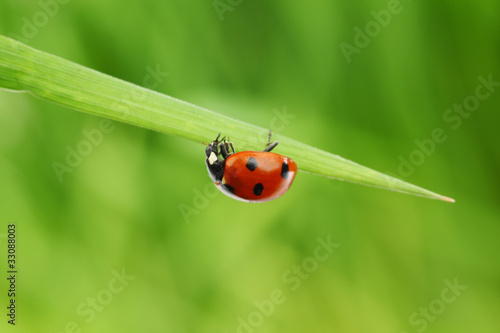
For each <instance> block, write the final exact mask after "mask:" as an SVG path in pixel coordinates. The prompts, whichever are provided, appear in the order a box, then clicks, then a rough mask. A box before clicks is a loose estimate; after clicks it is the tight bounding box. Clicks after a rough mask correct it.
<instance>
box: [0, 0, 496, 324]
mask: <svg viewBox="0 0 500 333" xmlns="http://www.w3.org/2000/svg"><path fill="white" fill-rule="evenodd" d="M61 2H64V1H61ZM65 2H66V3H64V4H63V3H59V2H56V1H55V0H54V1H50V0H42V1H41V2H35V1H19V0H6V1H2V2H1V3H0V33H1V34H4V35H9V36H12V37H14V38H16V39H18V40H21V41H23V42H25V43H27V44H28V45H30V46H32V47H34V48H37V49H41V50H43V51H45V52H49V53H53V54H55V55H58V56H61V57H63V58H66V59H69V60H72V61H74V62H77V63H79V64H82V65H84V66H87V67H90V68H93V69H96V70H99V71H102V72H104V73H107V74H110V75H113V76H116V77H119V78H121V79H124V80H127V81H130V82H133V83H136V84H138V85H145V84H148V82H149V83H151V84H154V85H153V86H151V88H154V89H155V90H157V91H159V92H162V93H166V94H168V95H171V96H174V97H177V98H180V99H183V100H186V101H189V102H192V103H194V104H197V105H200V106H204V107H207V108H210V109H212V110H214V111H217V112H220V113H223V114H225V115H229V116H231V117H234V118H237V119H241V120H244V121H247V122H250V123H254V124H256V125H259V126H262V127H266V128H269V127H275V128H274V129H275V130H277V131H279V132H280V133H282V134H284V135H286V136H289V137H293V138H296V139H298V140H301V141H303V142H306V143H309V144H311V145H313V146H316V147H319V148H321V149H324V150H327V151H330V152H333V153H336V154H339V155H341V156H343V157H346V158H349V159H351V160H354V161H356V162H358V163H361V164H363V165H366V166H369V167H372V168H374V169H376V170H379V171H382V172H385V173H388V174H390V175H393V176H396V177H398V178H402V179H404V180H406V181H409V182H411V183H414V184H416V185H419V186H422V187H425V188H428V189H430V190H433V191H436V192H438V193H441V194H444V195H448V196H451V197H453V198H455V199H456V200H457V202H456V203H455V204H449V203H444V202H437V201H433V200H429V199H422V198H418V197H412V196H408V195H404V194H399V193H392V192H389V191H384V190H379V189H373V188H368V187H363V186H359V185H355V184H351V183H345V182H340V181H335V180H330V179H326V178H321V177H317V176H313V175H310V174H306V173H299V174H298V175H297V177H296V179H295V183H294V185H293V186H292V188H291V190H290V191H289V192H288V193H287V194H286V195H285V196H283V197H282V198H280V199H278V200H275V201H272V202H269V203H264V204H247V203H241V202H237V201H235V200H232V199H230V198H228V197H226V196H224V195H222V194H218V193H216V194H214V192H213V188H212V187H211V185H210V179H209V177H208V175H207V172H206V168H205V165H204V146H203V145H201V144H200V143H193V142H190V141H186V140H184V139H181V138H177V137H172V136H168V135H163V134H160V133H154V132H151V131H147V130H144V129H141V128H135V127H132V126H128V125H124V124H121V123H114V127H113V131H111V133H105V134H103V138H102V142H100V143H99V144H97V145H94V146H92V151H91V152H90V153H89V154H87V156H83V157H82V160H81V161H80V162H79V163H77V164H78V165H77V166H75V167H72V168H71V169H72V172H71V173H65V174H64V175H63V179H62V181H59V179H58V177H57V176H56V174H55V172H54V170H53V166H52V164H53V163H54V162H60V163H65V159H66V157H67V156H66V155H67V154H68V152H67V149H68V147H69V149H78V147H79V145H83V144H82V142H84V141H86V140H87V139H86V137H85V135H84V131H92V130H95V129H98V128H99V122H100V121H101V119H99V118H96V117H93V116H89V115H86V114H82V113H78V112H75V111H73V110H69V109H66V108H63V107H60V106H58V105H54V104H51V103H48V102H45V101H42V100H39V99H36V98H34V97H32V96H30V95H28V94H20V93H12V92H8V91H0V177H1V184H2V185H1V186H0V198H1V200H0V208H1V211H0V220H1V223H0V228H1V230H0V243H1V244H0V246H1V248H2V250H1V251H0V253H1V254H0V258H2V259H1V262H2V263H1V265H0V267H1V269H2V272H1V276H2V279H1V281H2V282H1V283H0V288H1V289H0V295H1V296H0V301H1V306H0V307H1V308H2V309H4V310H2V313H1V318H2V320H1V323H0V327H1V331H2V332H10V331H12V332H13V331H16V332H54V333H55V332H57V333H59V332H179V333H181V332H221V333H223V332H245V333H247V332H394V333H401V332H408V333H410V332H424V331H425V332H472V331H474V332H499V331H500V319H499V316H498V313H499V310H500V281H499V277H500V276H499V274H500V263H499V259H498V254H499V251H500V242H499V241H498V238H499V235H500V226H499V222H500V208H499V199H500V190H499V186H498V185H499V172H498V170H499V168H500V153H499V149H498V143H499V139H498V134H497V133H498V125H499V120H500V117H499V115H498V111H499V107H498V106H499V105H500V87H499V86H498V84H497V86H495V85H492V86H491V87H489V89H490V90H488V87H485V86H484V85H482V86H480V84H481V81H480V77H482V78H484V79H485V80H488V78H489V77H490V76H491V80H492V81H494V82H500V65H499V64H500V62H499V59H500V48H499V45H500V44H499V40H500V39H499V37H500V19H499V13H500V3H499V2H498V1H493V0H490V1H488V0H484V1H481V2H472V1H461V2H456V1H451V0H447V1H443V0H442V1H434V2H424V1H409V0H405V1H402V2H400V3H399V4H398V3H396V2H394V1H389V2H388V1H358V2H347V1H317V2H314V3H305V2H299V1H295V2H291V1H274V2H269V1H236V0H234V1H232V2H228V0H221V1H218V2H216V3H215V4H216V5H217V6H215V5H214V2H213V1H212V0H207V1H198V2H196V4H194V3H191V2H179V1H164V2H156V1H144V2H137V1H130V0H126V1H124V0H121V1H116V0H109V1H96V0H92V1H65ZM216 7H217V9H216ZM388 15H390V22H389V16H388ZM221 18H222V19H221ZM377 18H378V20H379V22H381V23H377ZM366 29H368V32H366ZM359 31H362V33H360V32H359ZM365 34H366V35H365ZM356 43H357V46H356ZM347 44H349V45H350V46H346V45H347ZM346 47H347V49H348V50H350V52H348V53H349V54H346V53H345V52H343V51H342V48H344V49H346ZM354 48H356V49H354ZM157 68H158V69H159V70H160V71H161V72H163V73H168V76H167V75H166V74H164V75H163V76H160V77H159V78H158V79H157V80H156V81H148V79H147V80H146V81H145V78H146V77H147V76H148V75H150V72H151V70H152V69H157ZM478 87H479V88H478ZM477 91H479V93H480V94H481V95H480V96H483V97H484V98H482V99H478V98H476V97H474V96H475V95H476V92H477ZM486 95H488V96H487V97H486ZM476 102H477V103H476ZM463 103H466V105H467V107H468V108H469V109H471V110H472V111H470V112H469V111H462V113H456V112H454V111H448V110H449V109H450V108H453V105H454V104H463ZM467 103H468V104H467ZM475 103H476V104H475ZM464 110H465V109H464ZM285 111H286V114H288V116H287V117H282V118H280V117H279V116H278V114H281V115H283V114H284V112H285ZM439 128H440V129H442V130H443V131H444V133H445V135H446V140H444V142H437V143H436V142H434V144H431V143H430V141H429V140H431V139H432V133H433V131H435V129H439ZM215 135H216V133H214V136H215ZM415 140H418V142H421V143H424V146H423V148H419V146H418V144H417V143H416V141H415ZM235 144H236V145H237V143H235ZM283 144H286V143H283ZM433 145H434V148H432V146H433ZM278 152H279V151H278ZM401 159H404V160H407V161H409V163H412V164H413V165H411V168H412V170H410V171H409V169H408V165H407V166H406V169H405V168H404V167H402V166H401V163H402V162H401ZM410 161H413V162H410ZM401 170H406V171H403V172H402V171H401ZM9 223H16V225H17V237H18V268H19V274H18V292H19V293H18V297H17V302H18V309H17V311H18V312H17V314H18V316H17V325H16V327H15V328H12V327H10V326H11V325H7V317H6V315H5V314H6V312H7V310H6V306H7V301H8V299H7V297H6V291H7V289H8V286H7V281H6V279H5V276H6V275H7V274H6V272H5V263H6V233H7V224H9ZM328 237H329V238H330V240H331V242H333V243H336V244H340V246H338V248H336V249H335V250H334V251H333V253H331V254H330V253H328V255H327V256H326V259H325V253H327V252H325V250H324V249H321V248H320V249H319V250H316V249H317V247H318V246H319V244H320V243H318V240H317V239H318V238H321V239H323V240H324V241H327V239H328ZM318 251H322V252H318ZM315 253H316V259H317V258H319V257H318V254H321V255H322V257H321V258H322V259H324V260H323V261H318V260H316V259H314V256H315ZM302 266H303V267H302ZM123 274H125V278H123V277H122V278H121V279H122V280H120V279H117V278H116V276H117V275H118V276H120V275H123ZM292 281H293V283H292ZM454 284H458V287H457V286H455V287H453V288H451V287H450V285H454ZM465 286H466V288H465ZM457 288H458V289H457ZM460 288H461V289H460ZM464 288H465V289H464ZM271 298H274V300H275V301H280V302H281V303H279V304H273V305H272V306H271V305H270V304H271V303H270V301H269V300H270V299H271Z"/></svg>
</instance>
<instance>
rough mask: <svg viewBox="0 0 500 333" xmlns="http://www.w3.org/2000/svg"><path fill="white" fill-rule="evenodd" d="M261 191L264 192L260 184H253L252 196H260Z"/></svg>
mask: <svg viewBox="0 0 500 333" xmlns="http://www.w3.org/2000/svg"><path fill="white" fill-rule="evenodd" d="M262 191H264V185H262V184H261V183H257V184H255V186H254V188H253V194H255V195H261V194H262Z"/></svg>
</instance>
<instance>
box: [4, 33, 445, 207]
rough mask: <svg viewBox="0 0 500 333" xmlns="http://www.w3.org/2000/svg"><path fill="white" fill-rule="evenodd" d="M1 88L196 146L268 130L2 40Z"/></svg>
mask: <svg viewBox="0 0 500 333" xmlns="http://www.w3.org/2000/svg"><path fill="white" fill-rule="evenodd" d="M0 87H2V88H7V89H12V90H22V91H28V92H31V93H32V94H34V95H36V96H38V97H41V98H43V99H46V100H49V101H52V102H55V103H58V104H62V105H65V106H68V107H70V108H73V109H75V110H78V111H83V112H87V113H90V114H94V115H98V116H102V117H107V118H110V119H113V120H118V121H122V122H124V123H128V124H132V125H136V126H140V127H145V128H148V129H151V130H155V131H158V132H162V133H168V134H173V135H178V136H181V137H184V138H187V139H190V140H193V141H196V142H202V141H205V142H210V141H211V140H213V139H214V138H215V136H216V135H217V133H219V132H222V133H223V135H226V136H229V137H230V138H231V140H232V141H234V142H237V148H238V150H262V148H263V138H266V136H267V133H268V131H269V129H266V128H261V127H257V126H254V125H251V124H248V123H245V122H241V121H238V120H235V119H231V118H229V117H226V116H223V115H221V114H218V113H214V112H212V111H209V110H207V109H204V108H201V107H198V106H195V105H192V104H190V103H187V102H184V101H181V100H178V99H175V98H172V97H170V96H166V95H163V94H160V93H157V92H155V91H152V90H149V89H146V88H143V87H140V86H137V85H134V84H131V83H128V82H125V81H122V80H120V79H117V78H114V77H111V76H109V75H105V74H103V73H100V72H97V71H94V70H92V69H89V68H86V67H83V66H80V65H78V64H75V63H73V62H70V61H67V60H64V59H62V58H59V57H56V56H54V55H51V54H48V53H44V52H41V51H38V50H35V49H33V48H31V47H29V46H27V45H24V44H22V43H19V42H17V41H14V40H12V39H10V38H7V37H4V36H0ZM273 139H274V140H279V141H281V142H282V144H281V145H279V146H278V149H276V150H277V151H278V152H279V153H281V154H283V155H286V156H289V157H291V158H292V159H294V160H295V161H296V162H297V164H298V166H299V169H300V170H301V171H305V172H310V173H313V174H316V175H320V176H326V177H329V178H336V179H340V180H346V181H350V182H355V183H359V184H363V185H368V186H375V187H380V188H384V189H388V190H393V191H399V192H404V193H408V194H413V195H418V196H422V197H427V198H431V199H438V200H444V201H449V202H453V199H451V198H448V197H445V196H442V195H439V194H436V193H433V192H431V191H428V190H425V189H423V188H420V187H418V186H415V185H412V184H409V183H407V182H404V181H402V180H399V179H396V178H393V177H390V176H387V175H384V174H382V173H380V172H377V171H375V170H372V169H369V168H366V167H364V166H361V165H359V164H356V163H354V162H351V161H349V160H346V159H344V158H342V157H340V156H337V155H334V154H331V153H328V152H325V151H322V150H319V149H316V148H314V147H311V146H308V145H306V144H304V143H301V142H299V141H296V140H293V139H290V138H287V137H285V136H282V135H279V134H277V135H275V136H274V137H273Z"/></svg>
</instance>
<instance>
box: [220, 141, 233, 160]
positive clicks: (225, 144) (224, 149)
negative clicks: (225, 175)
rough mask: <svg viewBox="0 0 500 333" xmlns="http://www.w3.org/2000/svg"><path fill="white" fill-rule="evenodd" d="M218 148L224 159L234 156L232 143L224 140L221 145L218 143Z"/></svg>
mask: <svg viewBox="0 0 500 333" xmlns="http://www.w3.org/2000/svg"><path fill="white" fill-rule="evenodd" d="M219 147H220V153H221V155H222V157H223V158H224V159H226V158H228V157H229V156H231V155H232V154H234V147H233V143H232V142H229V143H228V142H227V141H226V140H224V141H222V142H221V143H219ZM229 148H231V150H232V151H233V152H231V151H230V150H229Z"/></svg>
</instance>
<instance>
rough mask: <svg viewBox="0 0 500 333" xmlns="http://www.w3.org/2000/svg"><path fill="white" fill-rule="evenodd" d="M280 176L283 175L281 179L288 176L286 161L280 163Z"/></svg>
mask: <svg viewBox="0 0 500 333" xmlns="http://www.w3.org/2000/svg"><path fill="white" fill-rule="evenodd" d="M281 177H283V179H287V178H288V164H287V163H286V162H283V164H281Z"/></svg>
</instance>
